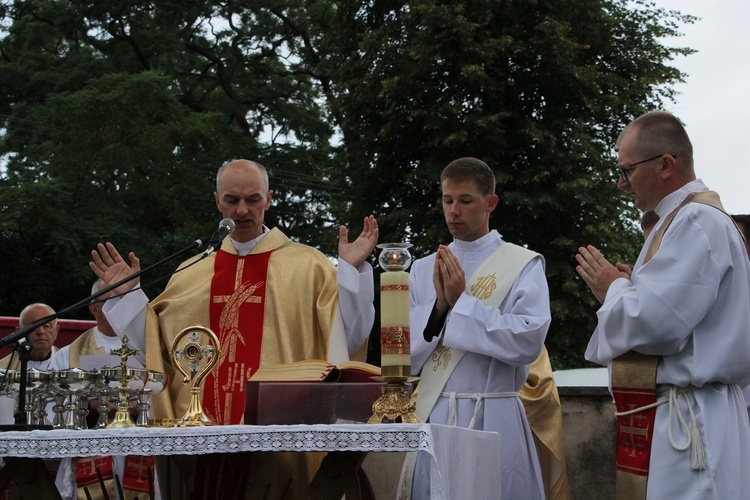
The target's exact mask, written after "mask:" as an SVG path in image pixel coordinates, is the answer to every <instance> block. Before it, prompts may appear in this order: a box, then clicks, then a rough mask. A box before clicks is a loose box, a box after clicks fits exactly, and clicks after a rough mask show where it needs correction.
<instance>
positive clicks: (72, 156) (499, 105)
mask: <svg viewBox="0 0 750 500" xmlns="http://www.w3.org/2000/svg"><path fill="white" fill-rule="evenodd" d="M1 6H2V10H0V14H2V16H3V17H2V21H3V22H2V24H0V90H1V92H0V120H2V127H0V155H2V156H1V157H2V158H3V163H2V164H1V166H0V188H1V189H0V210H1V211H2V212H0V230H1V231H2V233H3V239H2V241H0V257H2V258H4V260H3V262H6V263H9V264H6V268H7V269H4V271H3V272H4V277H6V278H7V279H4V280H0V281H3V282H4V284H0V313H3V314H8V315H12V314H17V312H18V311H20V309H21V308H22V307H23V306H24V305H26V304H27V303H29V302H32V301H40V300H41V301H47V302H49V303H50V304H52V305H53V306H55V307H58V308H59V307H64V306H65V305H67V304H69V303H71V301H70V300H69V299H70V298H71V297H74V298H79V297H82V296H85V295H86V294H87V293H88V292H87V290H88V288H89V287H90V282H91V281H93V275H92V274H91V273H90V271H89V270H88V268H87V266H86V262H87V261H88V253H89V251H90V250H91V249H92V248H93V246H94V245H95V244H96V243H97V242H98V241H102V240H111V241H113V242H114V243H115V244H116V245H117V246H118V248H119V249H120V250H122V251H129V250H134V251H135V252H136V253H137V254H138V255H139V257H141V259H142V261H143V262H144V264H146V263H148V262H154V261H156V260H158V259H159V258H161V257H164V256H165V255H168V254H169V253H170V252H171V251H173V250H176V249H177V248H181V247H183V246H184V245H185V244H186V242H189V241H192V240H193V239H194V238H196V237H198V236H200V235H202V234H205V233H209V232H211V231H213V229H214V228H215V221H216V218H217V216H218V214H217V212H216V208H215V206H214V202H213V197H212V192H213V190H214V176H215V172H216V170H217V169H218V167H219V166H220V165H221V164H222V163H224V162H225V161H227V160H229V159H232V158H238V157H245V158H250V159H255V160H258V161H260V162H261V163H263V164H264V165H265V166H266V167H267V168H268V169H269V173H270V180H271V187H272V189H273V190H274V205H273V206H272V208H271V210H270V211H269V212H268V213H267V215H266V217H267V219H266V223H267V224H268V225H272V226H273V225H278V226H280V228H281V229H282V230H284V231H286V232H287V233H288V234H289V235H290V236H291V237H292V238H293V239H296V240H299V241H302V242H305V243H309V244H312V245H315V246H318V247H320V248H321V249H322V250H323V251H324V252H326V253H327V254H329V255H335V252H336V244H337V230H336V227H337V226H338V225H339V224H347V225H348V226H349V227H350V230H352V231H358V229H359V227H360V225H361V223H362V218H363V217H364V216H366V215H368V214H370V213H374V214H375V215H376V216H377V217H378V222H379V227H380V231H381V241H398V240H409V241H411V242H412V243H413V244H414V247H413V249H412V250H413V255H414V256H415V257H417V258H418V257H421V256H424V255H426V254H427V253H429V252H431V251H434V250H435V248H436V247H437V245H438V244H440V243H447V242H448V241H449V240H450V234H449V233H448V231H447V229H446V227H445V224H444V222H443V215H442V212H441V208H440V203H439V202H440V186H439V175H440V172H441V170H442V168H443V167H444V166H445V165H447V164H448V162H450V161H451V160H453V159H455V158H457V157H460V156H476V157H479V158H482V159H483V160H485V161H486V162H487V163H488V164H489V165H490V166H491V167H492V168H493V169H494V170H495V173H496V176H497V181H498V185H497V192H498V195H499V196H500V203H499V205H498V208H497V210H496V211H495V213H494V214H493V217H492V219H491V225H492V227H493V228H497V229H498V230H499V232H500V233H501V234H503V236H504V237H505V238H506V239H507V240H509V241H512V242H515V243H519V244H523V245H528V246H529V247H530V248H532V249H533V250H536V251H539V252H541V253H542V254H543V255H544V256H545V258H546V262H547V275H548V278H549V282H550V287H551V299H552V308H553V317H554V321H553V326H552V328H551V330H550V334H549V338H548V347H549V351H550V355H551V357H552V359H553V362H555V363H556V367H563V366H575V365H580V364H581V363H583V361H582V353H583V349H584V347H585V344H586V341H587V340H588V337H589V335H590V332H591V331H592V330H593V328H594V325H595V315H594V312H595V310H596V304H595V301H594V300H593V297H592V296H591V294H590V293H589V292H588V290H587V289H586V287H585V285H584V284H583V283H582V282H581V281H580V280H579V279H578V278H577V275H576V273H575V270H574V266H575V260H574V258H573V256H574V255H575V252H576V249H577V248H578V246H580V245H584V244H594V245H597V246H600V247H601V248H602V249H603V251H605V254H606V255H607V256H610V257H612V258H619V259H620V260H623V261H624V262H630V263H632V262H633V260H634V259H635V256H636V255H637V252H638V250H639V248H640V244H641V236H640V232H639V230H638V227H637V224H636V223H635V221H637V220H638V218H639V214H638V213H637V211H636V210H635V209H634V208H633V207H632V205H631V204H630V200H629V199H628V197H627V196H623V194H622V193H620V192H618V191H617V189H616V177H615V173H614V171H613V169H612V167H613V165H614V164H615V163H616V158H615V152H614V150H613V145H614V142H615V139H616V137H617V134H618V133H619V131H620V130H621V128H622V127H623V126H624V125H625V124H626V123H627V122H628V121H629V120H630V119H632V118H633V117H635V116H637V115H639V114H641V113H642V112H644V111H645V110H647V109H651V108H653V107H658V106H661V105H663V104H664V103H666V102H669V101H671V100H672V99H673V98H674V91H673V86H674V84H675V83H677V82H680V81H681V80H682V79H683V76H684V75H682V74H681V73H680V72H679V71H678V70H676V69H675V68H673V67H671V66H670V65H669V64H670V61H671V60H672V59H673V58H674V57H676V56H677V55H681V54H689V53H690V52H691V50H690V49H686V48H670V47H668V46H666V45H665V44H664V40H665V38H666V37H671V36H674V35H676V34H678V30H679V27H680V26H681V25H683V24H685V23H690V22H694V20H695V19H694V18H691V17H690V16H683V15H681V14H679V13H674V12H666V11H664V10H662V9H657V8H655V7H654V6H653V5H652V4H650V3H648V2H646V1H637V2H628V1H625V0H535V1H524V2H519V1H514V0H468V1H459V2H456V1H454V0H451V1H448V0H416V1H410V2H404V1H398V0H385V1H377V2H364V1H356V0H355V1H346V2H341V1H336V0H323V1H317V0H316V1H310V0H265V1H263V2H257V1H255V2H246V1H238V2H225V3H216V2H208V1H197V2H176V1H164V2H161V1H160V2H150V1H128V2H122V1H116V2H86V1H78V2H67V1H59V0H29V1H22V2H2V4H1ZM63 247H64V249H62V248H63ZM52 255H55V257H54V258H52V257H51V256H52ZM374 258H375V256H373V260H374ZM165 273H166V271H165ZM41 283H44V286H42V285H41ZM50 283H51V285H50ZM162 286H163V282H162V283H159V284H157V285H155V286H153V287H152V288H151V289H150V290H149V294H150V295H152V296H153V295H155V294H156V293H158V291H159V290H160V287H162ZM85 316H86V313H85V312H81V317H85Z"/></svg>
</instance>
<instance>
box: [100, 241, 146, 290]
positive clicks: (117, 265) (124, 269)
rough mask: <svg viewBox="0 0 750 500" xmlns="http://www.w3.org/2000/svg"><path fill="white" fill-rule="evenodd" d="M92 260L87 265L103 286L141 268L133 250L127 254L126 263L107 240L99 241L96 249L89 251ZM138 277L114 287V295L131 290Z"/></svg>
mask: <svg viewBox="0 0 750 500" xmlns="http://www.w3.org/2000/svg"><path fill="white" fill-rule="evenodd" d="M91 259H92V262H89V267H90V268H91V270H92V271H94V273H95V274H96V275H97V276H98V277H99V278H100V279H101V280H102V281H104V284H105V286H109V285H112V284H114V283H117V282H118V281H120V280H123V279H125V278H127V277H128V276H131V275H133V274H135V273H137V272H138V271H140V270H141V261H140V260H139V259H138V257H136V256H135V254H134V253H133V252H130V253H129V254H128V259H129V260H130V264H128V263H126V262H125V261H124V260H123V258H122V257H121V256H120V253H119V252H118V251H117V249H116V248H115V246H114V245H113V244H112V243H109V242H107V244H106V245H104V244H102V243H99V244H98V245H97V246H96V250H92V251H91ZM138 281H139V279H138V278H136V279H133V280H132V281H128V282H127V283H124V284H122V285H120V286H119V287H117V288H115V289H114V294H115V295H122V294H125V293H128V292H129V291H130V290H132V289H133V288H134V287H135V285H136V284H137V283H138Z"/></svg>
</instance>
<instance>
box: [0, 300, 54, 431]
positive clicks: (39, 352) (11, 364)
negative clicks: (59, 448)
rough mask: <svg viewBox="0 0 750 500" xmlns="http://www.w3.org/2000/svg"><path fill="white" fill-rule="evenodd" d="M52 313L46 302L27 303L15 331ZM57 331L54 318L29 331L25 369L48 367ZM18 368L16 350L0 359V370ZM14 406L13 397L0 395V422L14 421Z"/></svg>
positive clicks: (19, 363) (44, 368)
mask: <svg viewBox="0 0 750 500" xmlns="http://www.w3.org/2000/svg"><path fill="white" fill-rule="evenodd" d="M53 314H55V310H54V309H52V308H51V307H50V306H48V305H47V304H42V303H40V302H37V303H34V304H29V305H28V306H26V307H24V308H23V311H21V314H20V315H19V317H18V326H17V327H16V331H18V330H20V329H21V328H24V327H25V326H27V325H30V324H32V323H35V322H37V321H39V320H40V319H42V318H46V317H47V316H52V315H53ZM58 333H60V325H59V324H58V322H57V320H56V319H52V320H50V321H48V322H46V323H44V324H43V325H40V326H38V327H36V328H35V329H34V331H33V332H31V333H29V335H28V341H29V342H30V343H31V346H32V349H31V354H30V358H31V359H30V360H29V361H28V363H27V364H26V368H27V369H32V368H33V369H35V370H47V369H48V367H49V364H50V360H51V359H52V355H53V354H54V353H55V352H56V351H57V347H55V346H54V344H55V340H56V339H57V334H58ZM20 369H21V360H20V359H19V358H18V353H16V352H12V353H10V354H8V355H7V356H5V357H4V358H3V359H2V360H0V370H3V371H5V370H16V371H17V370H20ZM14 406H15V405H14V400H13V398H9V397H7V396H0V423H2V424H12V423H13V422H14V417H13V409H14Z"/></svg>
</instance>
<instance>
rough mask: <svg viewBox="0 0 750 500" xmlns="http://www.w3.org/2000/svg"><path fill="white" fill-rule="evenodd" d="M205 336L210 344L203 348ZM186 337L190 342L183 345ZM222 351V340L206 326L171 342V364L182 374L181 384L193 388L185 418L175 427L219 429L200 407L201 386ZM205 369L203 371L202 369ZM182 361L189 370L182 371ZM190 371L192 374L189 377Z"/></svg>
mask: <svg viewBox="0 0 750 500" xmlns="http://www.w3.org/2000/svg"><path fill="white" fill-rule="evenodd" d="M202 335H205V336H206V337H207V340H208V343H207V344H205V345H204V344H201V337H202ZM185 337H187V339H188V341H187V343H185V344H184V345H180V341H181V340H182V339H183V338H185ZM220 354H221V348H220V346H219V338H218V337H217V336H216V334H215V333H214V332H212V331H211V330H210V329H209V328H206V327H203V326H189V327H187V328H185V329H184V330H182V331H181V332H180V333H178V334H177V336H176V337H175V338H174V341H173V342H172V352H171V356H172V363H173V364H174V366H175V367H176V368H177V369H178V370H179V371H180V373H182V375H183V379H182V381H183V382H184V383H185V384H189V383H190V382H191V381H192V383H193V386H192V387H191V388H190V403H189V405H188V409H187V411H186V412H185V415H184V416H183V417H182V418H181V419H180V420H178V421H177V423H176V424H175V427H198V426H204V425H216V422H214V421H213V420H212V419H211V417H209V416H208V415H206V414H205V413H204V412H203V404H202V403H201V383H202V382H203V379H204V378H205V377H206V375H208V374H209V373H210V372H211V370H212V369H213V367H214V366H216V363H217V362H218V361H219V356H220ZM204 360H205V365H204V366H203V368H201V365H202V364H203V363H204ZM181 361H187V365H188V366H187V367H188V369H187V370H185V368H183V366H182V364H181ZM188 371H189V372H190V373H189V374H188Z"/></svg>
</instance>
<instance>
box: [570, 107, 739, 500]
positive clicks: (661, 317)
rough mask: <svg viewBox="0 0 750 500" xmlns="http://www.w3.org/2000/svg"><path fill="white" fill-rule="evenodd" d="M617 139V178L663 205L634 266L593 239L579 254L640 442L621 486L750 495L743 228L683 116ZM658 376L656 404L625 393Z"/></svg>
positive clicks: (654, 118) (637, 127)
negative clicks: (698, 154)
mask: <svg viewBox="0 0 750 500" xmlns="http://www.w3.org/2000/svg"><path fill="white" fill-rule="evenodd" d="M617 146H618V151H619V172H620V178H619V181H618V187H619V188H620V189H623V190H626V191H627V192H628V193H630V195H631V196H632V197H633V200H634V203H635V206H636V207H638V208H640V209H641V210H654V211H655V212H656V213H657V214H658V215H659V221H658V222H657V223H656V225H655V227H654V229H653V231H652V232H651V233H650V234H649V236H648V238H647V239H646V241H645V244H644V246H643V249H642V250H641V253H640V255H639V257H638V260H637V261H636V263H635V265H634V266H633V270H632V274H631V275H629V276H628V275H627V273H625V272H623V270H622V269H623V266H622V264H620V263H617V266H613V265H612V264H610V263H609V262H607V260H606V259H605V258H604V256H602V254H601V253H600V252H599V250H598V249H597V248H595V247H593V246H587V247H582V248H580V249H579V253H578V255H577V256H576V258H577V260H578V266H577V267H576V270H577V272H578V273H579V275H580V276H581V277H582V278H583V279H584V280H585V282H586V283H587V284H588V285H589V287H590V288H591V290H592V292H593V293H594V295H595V296H596V297H597V299H598V300H599V301H600V302H602V306H601V308H600V309H599V311H598V312H597V317H598V325H597V328H596V330H595V332H594V334H593V336H592V337H591V340H590V342H589V345H588V347H587V349H586V359H588V360H590V361H594V362H596V363H600V364H604V365H608V366H609V367H610V374H611V377H612V378H611V386H612V387H611V389H612V391H613V394H614V396H615V403H616V404H617V408H618V411H619V412H620V416H619V417H618V422H619V427H618V446H619V447H620V448H621V450H626V449H627V447H628V446H631V448H630V451H629V452H626V453H623V455H622V456H619V455H618V469H617V474H618V478H617V479H618V482H617V494H618V497H625V496H628V497H629V498H643V497H644V496H645V497H646V498H649V499H665V498H670V499H671V498H679V499H691V498H696V499H698V498H701V499H702V498H748V495H750V474H748V471H750V425H749V424H748V416H747V412H746V410H745V402H744V400H743V396H742V391H741V389H740V388H741V387H744V386H747V385H748V383H750V265H749V263H748V257H747V253H746V251H745V247H744V245H743V241H742V238H741V236H740V233H739V232H738V230H737V228H736V227H735V225H734V224H733V222H732V220H731V218H730V217H729V216H728V215H727V214H726V213H725V212H724V211H723V209H722V208H721V204H720V202H719V200H718V196H717V195H716V193H714V192H711V191H708V188H707V187H706V186H705V184H704V183H703V182H702V181H701V180H700V179H697V178H696V175H695V170H694V167H693V147H692V144H691V142H690V139H689V137H688V135H687V132H686V131H685V129H684V127H683V125H682V124H681V123H680V121H679V120H678V119H677V118H676V117H674V116H673V115H671V114H669V113H666V112H662V111H653V112H650V113H647V114H645V115H643V116H641V117H639V118H637V119H636V120H634V121H633V122H631V123H630V124H629V125H628V126H627V127H626V128H625V129H624V130H623V131H622V133H621V134H620V137H619V139H618V141H617ZM620 374H622V379H621V380H618V378H619V377H620ZM645 374H648V376H646V375H645ZM643 378H648V380H647V381H646V382H648V383H645V382H644V383H642V384H638V383H634V384H630V382H629V381H634V380H639V379H643ZM649 385H650V386H652V387H653V389H650V390H651V391H652V392H653V396H649V397H650V400H653V401H654V403H653V404H654V405H656V406H655V410H654V409H653V407H652V408H649V406H651V405H650V404H646V402H647V401H649V400H647V399H642V400H641V401H642V402H636V403H634V404H627V405H623V404H622V403H623V401H627V400H628V398H630V397H631V396H632V395H636V396H639V397H642V396H643V395H644V394H646V393H647V392H648V391H647V386H649ZM623 387H625V388H626V390H622V388H623ZM649 412H651V413H653V414H654V415H653V417H650V416H649V415H650V413H649ZM634 427H638V429H636V430H635V431H633V428H634ZM647 432H653V435H652V437H651V442H650V456H649V455H648V453H649V449H648V448H649V446H648V442H647V440H646V439H645V438H644V436H646V435H647ZM635 460H640V462H636V461H635ZM644 490H645V492H644Z"/></svg>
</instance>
